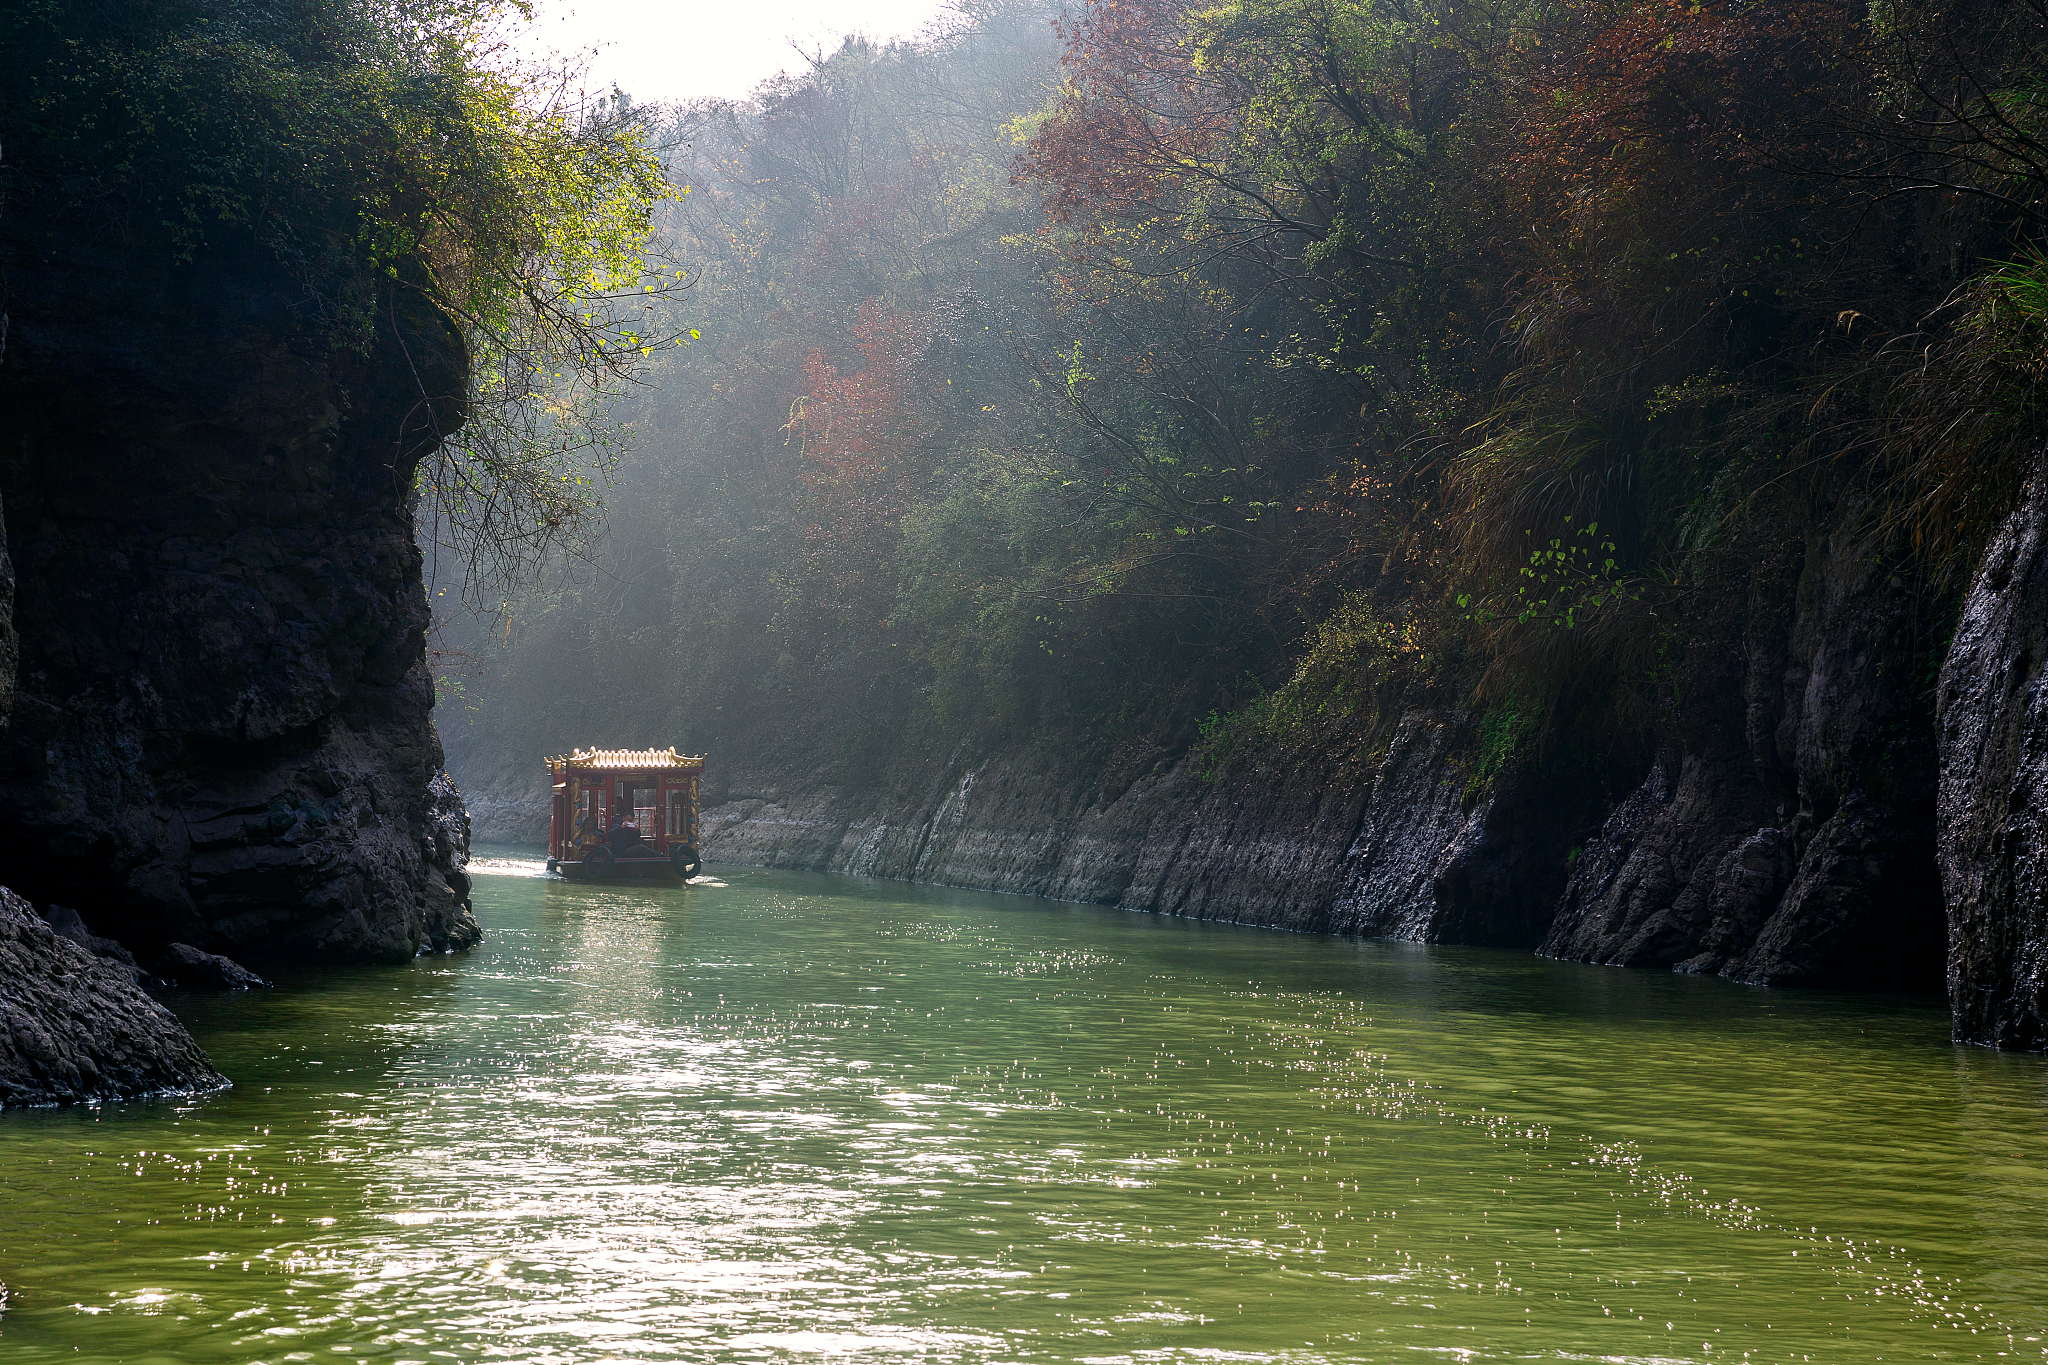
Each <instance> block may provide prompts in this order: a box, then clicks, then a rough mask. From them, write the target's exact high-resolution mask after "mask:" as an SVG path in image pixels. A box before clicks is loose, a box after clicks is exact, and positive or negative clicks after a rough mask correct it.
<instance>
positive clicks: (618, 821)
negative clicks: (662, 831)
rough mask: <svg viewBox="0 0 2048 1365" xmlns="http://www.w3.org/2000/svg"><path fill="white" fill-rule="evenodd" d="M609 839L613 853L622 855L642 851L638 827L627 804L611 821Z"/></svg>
mask: <svg viewBox="0 0 2048 1365" xmlns="http://www.w3.org/2000/svg"><path fill="white" fill-rule="evenodd" d="M611 841H612V852H613V854H615V855H617V856H619V857H624V856H625V855H626V854H628V853H634V852H638V851H642V845H641V843H640V827H639V826H638V825H636V824H635V823H634V822H633V810H632V807H630V806H628V807H627V808H626V809H624V810H622V811H620V812H619V813H618V815H617V817H616V818H614V819H613V821H612V828H611Z"/></svg>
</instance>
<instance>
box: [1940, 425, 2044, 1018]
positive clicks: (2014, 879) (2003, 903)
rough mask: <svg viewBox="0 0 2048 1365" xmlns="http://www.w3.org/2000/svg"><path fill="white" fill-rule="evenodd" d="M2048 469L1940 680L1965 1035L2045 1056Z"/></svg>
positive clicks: (1981, 577) (1948, 854)
mask: <svg viewBox="0 0 2048 1365" xmlns="http://www.w3.org/2000/svg"><path fill="white" fill-rule="evenodd" d="M2044 664H2048V463H2043V464H2037V466H2036V468H2035V473H2034V476H2033V478H2032V479H2031V481H2030V482H2029V484H2028V487H2027V497H2026V501H2025V504H2024V505H2023V506H2022V507H2021V508H2020V509H2019V510H2018V511H2016V512H2014V513H2013V514H2012V516H2011V517H2009V518H2008V519H2007V520H2006V522H2005V524H2004V526H2002V527H2001V528H2000V529H1999V532H1998V534H1997V536H1996V537H1995V538H1994V539H1993V540H1992V542H1991V547H1990V549H1989V550H1987V551H1986V552H1985V555H1984V558H1983V561H1982V563H1981V565H1980V566H1979V568H1978V570H1977V574H1976V577H1975V579H1974V580H1973V581H1972V582H1971V585H1970V592H1969V596H1968V597H1967V598H1966V599H1965V601H1964V603H1963V612H1962V619H1961V622H1960V623H1959V625H1958V626H1957V629H1956V637H1955V643H1954V645H1953V646H1952V647H1951V649H1950V650H1949V654H1948V659H1947V662H1946V663H1945V664H1944V665H1943V666H1942V670H1941V691H1940V731H1939V735H1940V754H1941V771H1940V807H1939V814H1940V841H1939V844H1938V849H1939V854H1940V861H1941V879H1942V884H1943V888H1944V890H1945V892H1946V898H1947V903H1948V955H1947V958H1948V983H1949V1003H1950V1006H1951V1007H1952V1009H1953V1010H1954V1013H1955V1029H1956V1036H1957V1037H1958V1038H1960V1039H1963V1040H1966V1041H1969V1042H1977V1043H1989V1044H1993V1045H1996V1046H1999V1047H2021V1048H2033V1049H2037V1050H2039V1049H2048V690H2044V678H2043V667H2044Z"/></svg>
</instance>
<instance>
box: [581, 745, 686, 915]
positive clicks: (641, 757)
mask: <svg viewBox="0 0 2048 1365" xmlns="http://www.w3.org/2000/svg"><path fill="white" fill-rule="evenodd" d="M547 765H548V778H549V781H550V782H551V783H552V785H553V787H554V803H553V807H552V810H551V812H550V814H549V816H548V871H550V872H559V873H561V874H562V875H563V876H564V877H567V878H568V879H569V880H571V881H578V882H608V881H629V880H631V881H663V882H676V881H680V880H682V879H684V878H688V877H694V876H696V875H697V871H698V869H699V868H700V867H702V866H703V862H702V859H700V858H699V857H698V854H697V783H698V780H699V779H700V778H702V777H703V775H704V760H703V758H702V757H701V756H700V757H697V758H689V757H686V756H684V755H682V754H679V753H677V752H676V751H675V748H674V746H670V747H669V748H667V749H576V750H573V751H571V752H569V753H566V754H558V755H556V756H555V757H553V758H550V759H548V760H547ZM628 819H630V820H631V821H632V823H633V825H634V829H633V830H632V831H631V832H630V833H629V832H627V831H624V830H619V831H614V830H613V828H612V827H613V825H614V824H618V823H623V822H624V821H625V820H628Z"/></svg>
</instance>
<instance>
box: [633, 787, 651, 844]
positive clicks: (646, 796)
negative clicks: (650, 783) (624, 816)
mask: <svg viewBox="0 0 2048 1365" xmlns="http://www.w3.org/2000/svg"><path fill="white" fill-rule="evenodd" d="M654 795H655V789H654V788H653V787H635V788H634V789H633V823H634V825H635V826H637V827H638V828H639V830H640V833H641V834H642V835H643V836H644V835H649V834H652V833H654Z"/></svg>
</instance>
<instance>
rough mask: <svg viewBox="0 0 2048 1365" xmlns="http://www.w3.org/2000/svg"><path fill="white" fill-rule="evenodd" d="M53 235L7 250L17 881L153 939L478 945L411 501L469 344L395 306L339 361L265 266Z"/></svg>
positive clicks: (138, 938)
mask: <svg viewBox="0 0 2048 1365" xmlns="http://www.w3.org/2000/svg"><path fill="white" fill-rule="evenodd" d="M58 228H59V225H58V224H57V223H56V222H55V221H54V220H52V219H49V218H39V217H38V216H37V215H36V214H35V213H33V212H32V211H30V209H28V208H24V207H21V206H10V214H9V222H8V225H7V227H6V230H5V235H4V236H0V252H4V255H0V262H4V269H5V289H6V295H5V298H6V302H5V311H6V314H7V325H6V331H5V333H4V335H5V350H4V353H0V493H4V498H5V505H4V515H5V521H6V534H7V550H8V556H9V558H10V560H11V564H12V568H13V572H14V577H15V582H14V593H13V620H12V626H13V639H14V640H16V641H18V650H19V661H18V669H17V672H16V675H15V691H14V696H13V698H12V706H11V711H10V717H9V723H8V725H7V727H6V730H5V732H4V736H0V859H4V861H5V863H6V866H7V868H8V875H7V880H8V881H9V882H10V883H11V884H12V885H13V886H14V887H15V888H16V889H17V890H19V891H20V892H22V893H23V894H24V895H26V896H27V897H29V898H30V899H31V900H33V901H35V902H38V903H43V902H48V901H58V902H62V903H63V904H65V905H69V906H74V907H77V908H78V909H79V910H80V911H81V912H82V913H83V914H84V916H85V918H86V919H87V921H88V922H89V923H90V924H91V927H92V929H93V930H94V931H95V932H96V933H99V934H102V935H106V936H109V937H113V938H117V939H120V940H122V941H124V942H126V943H129V944H130V945H131V946H135V947H137V948H139V949H147V948H150V947H160V946H162V945H164V944H167V943H170V942H182V943H187V944H193V945H197V946H199V947H202V948H205V949H208V950H211V951H216V952H220V953H224V954H226V955H228V956H231V957H236V958H266V957H269V958H275V957H281V956H292V957H326V958H349V959H374V960H398V959H404V958H410V957H412V956H413V955H414V954H416V953H419V952H422V951H427V950H432V949H452V948H459V947H464V946H467V945H468V944H469V943H471V942H473V941H474V940H475V938H476V937H477V931H476V927H475V923H474V921H473V920H472V919H471V917H470V915H469V913H468V910H467V907H466V903H465V893H466V889H467V883H466V880H465V879H464V877H463V874H462V873H461V870H460V869H461V864H462V861H463V859H464V857H465V852H466V840H467V833H466V822H465V820H464V818H463V816H462V812H461V806H460V801H459V798H458V797H457V796H456V794H455V793H454V790H453V788H452V786H449V785H448V784H447V783H446V782H445V780H444V781H443V782H442V783H441V784H440V785H439V786H438V787H436V786H435V785H434V779H435V775H436V773H437V772H438V771H439V769H440V766H441V747H440V743H439V741H438V739H437V738H436V736H435V734H434V730H433V726H432V722H431V719H430V714H429V713H430V709H431V707H432V702H433V697H432V690H431V685H430V681H429V678H428V676H427V672H426V668H425V662H424V646H423V631H424V628H425V626H426V624H427V607H426V601H425V595H424V590H423V589H422V587H421V583H420V558H419V553H418V551H417V549H416V548H415V545H414V541H413V536H412V528H411V520H410V515H409V504H410V491H411V482H412V474H413V469H414V466H415V464H416V462H417V461H418V460H419V458H420V457H421V456H422V455H423V454H425V453H426V452H427V451H429V450H431V449H432V448H433V443H434V441H435V440H436V439H437V433H438V431H439V430H440V429H443V428H445V427H447V426H449V425H451V424H452V423H453V422H454V421H456V420H458V412H459V405H458V403H457V401H456V396H457V395H460V394H461V393H462V391H463V383H464V365H465V359H464V356H463V353H462V349H461V346H460V341H459V337H458V336H457V334H456V333H455V332H454V330H453V329H452V328H451V327H450V326H449V324H448V323H447V322H446V320H445V319H443V318H441V317H440V316H439V315H438V314H436V313H434V312H433V310H431V309H427V308H422V307H419V306H418V305H414V306H412V307H411V308H404V307H400V306H398V305H397V304H388V305H386V306H385V307H384V308H382V309H381V310H380V313H379V318H378V323H377V330H376V334H375V336H374V337H372V338H371V339H370V340H369V342H368V344H367V345H366V346H365V347H362V348H359V349H348V348H343V349H336V348H335V347H334V346H333V345H332V343H331V341H330V340H328V339H326V338H324V337H322V336H321V335H319V334H318V332H317V330H316V328H315V327H314V326H313V325H312V324H313V323H314V322H316V321H317V319H315V318H313V317H310V316H308V297H307V294H306V291H305V290H304V289H303V288H301V287H300V286H299V285H298V284H297V283H296V282H295V281H294V280H293V279H292V278H291V277H290V276H289V275H288V274H287V273H286V272H284V271H283V270H282V269H280V268H279V266H278V265H277V263H276V259H275V257H274V256H273V255H272V254H271V253H269V252H267V251H264V250H262V249H260V248H255V247H236V246H234V245H232V244H225V245H215V246H212V247H209V248H207V249H204V250H202V251H201V252H199V253H198V254H197V255H196V257H195V258H193V259H190V260H177V259H174V258H173V257H172V256H171V254H170V253H168V252H165V251H162V250H151V249H143V248H139V247H136V248H131V247H129V246H127V245H126V244H124V243H120V242H112V243H109V242H97V243H85V242H82V241H80V240H79V239H78V238H77V237H76V236H74V235H71V234H70V233H68V232H66V231H62V230H58Z"/></svg>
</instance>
